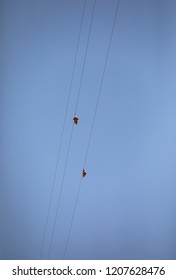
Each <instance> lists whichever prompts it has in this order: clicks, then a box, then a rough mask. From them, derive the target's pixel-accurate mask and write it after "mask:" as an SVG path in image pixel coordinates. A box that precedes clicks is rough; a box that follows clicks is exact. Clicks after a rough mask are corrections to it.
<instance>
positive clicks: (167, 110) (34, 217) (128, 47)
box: [0, 0, 176, 259]
mask: <svg viewBox="0 0 176 280" xmlns="http://www.w3.org/2000/svg"><path fill="white" fill-rule="evenodd" d="M93 2H94V1H93V0H87V3H86V7H85V14H84V19H83V26H82V32H81V37H80V43H79V49H78V56H77V61H76V67H75V75H74V79H73V86H72V91H71V97H70V103H69V107H68V114H67V118H66V122H65V130H64V135H63V144H62V147H61V154H60V158H59V165H58V170H57V178H56V184H55V187H54V195H53V197H52V205H51V209H50V210H51V211H50V215H49V220H48V225H47V231H46V235H45V242H44V246H43V252H42V258H44V259H45V258H48V250H49V243H50V240H51V235H52V230H53V223H54V218H55V214H56V207H57V203H58V196H59V192H60V188H61V182H62V180H63V172H64V166H65V161H66V155H67V151H68V145H69V139H70V133H71V127H72V123H73V120H72V119H73V115H74V110H75V104H76V99H77V94H78V88H79V84H80V77H81V73H82V66H83V62H84V55H85V49H86V44H87V38H88V32H89V26H90V21H91V13H92V8H93ZM83 5H84V1H83V0H74V1H73V0H50V1H49V0H27V1H24V0H16V1H13V0H1V1H0V40H1V44H0V65H1V67H0V258H1V259H39V258H40V250H41V246H42V237H43V233H44V227H45V223H46V217H47V211H48V205H49V199H50V195H51V189H52V182H53V177H54V170H55V166H56V160H57V153H58V147H59V143H60V139H61V133H62V126H63V121H64V114H65V109H66V103H67V98H68V93H69V87H70V82H71V75H72V71H73V63H74V58H75V52H76V45H77V41H78V34H79V28H80V22H81V15H82V10H83ZM116 5H117V0H97V1H96V6H95V13H94V18H93V22H92V30H91V34H90V40H89V46H88V52H87V58H86V63H85V69H84V70H85V71H84V75H83V80H82V86H81V91H80V99H79V103H78V110H77V114H78V117H79V125H78V126H77V127H74V130H73V137H72V141H71V146H70V152H69V156H68V161H67V165H66V172H65V176H64V181H63V192H62V196H61V200H60V207H59V211H58V216H57V223H56V228H55V232H54V238H53V242H52V247H51V255H50V258H53V259H62V258H63V253H64V249H65V246H66V240H67V236H68V231H69V226H70V221H71V217H72V213H73V209H74V205H75V199H76V194H77V190H78V186H79V182H80V177H81V172H82V168H83V162H84V159H85V153H86V149H87V145H88V139H89V135H90V130H91V126H92V120H93V115H94V112H95V106H96V100H97V96H98V92H99V89H100V83H101V79H102V73H103V67H104V63H105V57H106V54H107V48H108V44H109V39H110V33H111V29H112V23H113V17H114V13H115V8H116ZM175 14H176V1H174V0H121V1H120V5H119V11H118V16H117V21H116V24H115V29H114V33H113V38H112V44H111V48H110V53H109V57H108V62H107V67H106V72H105V76H104V81H103V85H102V91H101V95H100V100H99V104H98V110H97V115H96V119H95V124H94V130H93V133H92V138H91V143H90V149H89V151H88V155H87V162H86V166H85V168H86V170H87V176H86V177H85V178H84V179H83V180H82V185H81V190H80V195H79V199H78V204H77V208H76V212H75V217H74V220H73V227H72V230H71V234H70V239H69V243H68V248H67V253H66V259H176V203H175V197H176V172H175V167H176V144H175V143H176V130H175V127H176V126H175V121H176V79H175V73H176V54H175V50H176V17H175Z"/></svg>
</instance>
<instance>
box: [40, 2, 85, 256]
mask: <svg viewBox="0 0 176 280" xmlns="http://www.w3.org/2000/svg"><path fill="white" fill-rule="evenodd" d="M85 6H86V0H85V1H84V5H83V11H82V16H81V23H80V29H79V35H78V41H77V46H76V53H75V58H74V63H73V71H72V75H71V81H70V87H69V93H68V98H67V103H66V110H65V115H64V121H63V126H62V131H61V138H60V142H59V149H58V153H57V160H56V167H55V171H54V178H53V183H52V189H51V195H50V200H49V206H48V211H47V217H46V222H45V227H44V232H43V238H42V246H41V250H40V259H41V258H42V252H43V247H44V241H45V236H46V229H47V225H48V220H49V213H50V210H51V201H52V197H53V192H54V186H55V181H56V175H57V169H58V164H59V159H60V153H61V147H62V142H63V135H64V130H65V123H66V118H67V113H68V106H69V102H70V96H71V91H72V84H73V78H74V73H75V66H76V61H77V56H78V48H79V43H80V37H81V30H82V25H83V18H84V13H85Z"/></svg>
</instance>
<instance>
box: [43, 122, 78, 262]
mask: <svg viewBox="0 0 176 280" xmlns="http://www.w3.org/2000/svg"><path fill="white" fill-rule="evenodd" d="M73 127H74V124H72V129H71V134H70V140H69V146H68V150H67V156H66V161H65V166H64V173H63V177H62V183H61V188H60V192H59V198H58V203H57V209H56V214H55V218H54V226H53V230H52V235H51V239H50V245H49V252H48V259H49V258H50V254H51V247H52V242H53V238H54V232H55V228H56V221H57V216H58V212H59V206H60V201H61V196H62V191H63V185H64V178H65V173H66V169H67V162H68V157H69V152H70V147H71V141H72V135H73Z"/></svg>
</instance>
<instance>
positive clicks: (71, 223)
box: [63, 176, 82, 260]
mask: <svg viewBox="0 0 176 280" xmlns="http://www.w3.org/2000/svg"><path fill="white" fill-rule="evenodd" d="M81 183H82V176H81V179H80V182H79V187H78V191H77V195H76V201H75V206H74V209H73V214H72V218H71V222H70V227H69V232H68V236H67V241H66V246H65V250H64V256H63V260H64V259H65V255H66V252H67V247H68V242H69V238H70V233H71V229H72V225H73V220H74V216H75V211H76V206H77V203H78V197H79V193H80V189H81Z"/></svg>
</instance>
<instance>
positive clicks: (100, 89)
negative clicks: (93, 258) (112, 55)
mask: <svg viewBox="0 0 176 280" xmlns="http://www.w3.org/2000/svg"><path fill="white" fill-rule="evenodd" d="M119 4H120V0H118V1H117V6H116V11H115V15H114V20H113V25H112V30H111V35H110V40H109V45H108V49H107V54H106V58H105V64H104V68H103V74H102V79H101V82H100V88H99V92H98V97H97V102H96V106H95V111H94V116H93V121H92V126H91V130H90V136H89V140H88V145H87V149H86V154H85V160H84V164H83V167H85V164H86V161H87V156H88V152H89V147H90V142H91V137H92V132H93V128H94V123H95V118H96V113H97V109H98V104H99V100H100V95H101V91H102V85H103V81H104V76H105V72H106V67H107V61H108V57H109V52H110V47H111V42H112V37H113V33H114V28H115V23H116V19H117V14H118V10H119ZM81 184H82V177H81V180H80V183H79V187H78V191H77V196H76V201H75V206H74V209H73V213H72V218H71V223H70V227H69V231H68V236H67V240H66V246H65V249H64V255H63V259H65V256H66V253H67V249H68V244H69V239H70V234H71V230H72V226H73V221H74V217H75V212H76V208H77V204H78V198H79V194H80V189H81Z"/></svg>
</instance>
